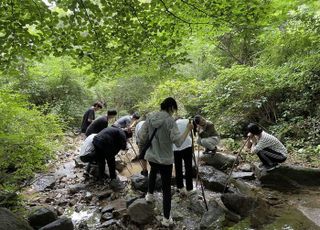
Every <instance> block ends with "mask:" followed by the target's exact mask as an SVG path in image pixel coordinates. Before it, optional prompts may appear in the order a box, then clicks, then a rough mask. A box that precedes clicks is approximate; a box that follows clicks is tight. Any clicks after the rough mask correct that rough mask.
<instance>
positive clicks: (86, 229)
mask: <svg viewBox="0 0 320 230" xmlns="http://www.w3.org/2000/svg"><path fill="white" fill-rule="evenodd" d="M78 230H89V227H88V224H87V222H86V221H82V222H80V224H79V225H78Z"/></svg>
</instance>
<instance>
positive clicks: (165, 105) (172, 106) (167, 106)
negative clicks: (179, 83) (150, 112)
mask: <svg viewBox="0 0 320 230" xmlns="http://www.w3.org/2000/svg"><path fill="white" fill-rule="evenodd" d="M160 109H161V110H164V111H167V112H168V113H169V114H173V113H174V112H176V111H177V110H178V105H177V102H176V100H174V99H173V98H172V97H167V98H166V99H164V101H163V102H162V103H161V104H160Z"/></svg>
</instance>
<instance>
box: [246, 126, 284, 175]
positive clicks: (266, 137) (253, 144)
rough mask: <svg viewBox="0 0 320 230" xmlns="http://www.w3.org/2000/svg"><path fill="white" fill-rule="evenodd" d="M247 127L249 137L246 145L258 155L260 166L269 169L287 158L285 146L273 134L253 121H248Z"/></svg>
mask: <svg viewBox="0 0 320 230" xmlns="http://www.w3.org/2000/svg"><path fill="white" fill-rule="evenodd" d="M247 129H248V138H249V141H248V142H247V147H248V148H249V149H251V152H252V153H255V154H257V155H258V157H259V159H260V160H261V162H262V163H261V164H260V165H259V166H260V167H263V168H265V169H266V171H270V170H272V169H274V168H276V167H277V166H278V164H279V163H282V162H284V161H285V160H286V159H287V149H286V147H285V146H284V145H283V144H282V143H281V142H280V141H279V140H278V139H277V138H276V137H275V136H273V135H271V134H269V133H267V132H265V131H263V130H262V129H261V128H260V127H259V126H258V125H257V124H255V123H250V124H249V125H248V126H247Z"/></svg>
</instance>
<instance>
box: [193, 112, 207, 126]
mask: <svg viewBox="0 0 320 230" xmlns="http://www.w3.org/2000/svg"><path fill="white" fill-rule="evenodd" d="M193 120H194V123H195V124H196V125H200V126H204V125H205V124H206V119H204V118H203V117H202V116H200V115H195V116H194V119H193Z"/></svg>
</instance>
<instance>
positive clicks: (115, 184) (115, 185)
mask: <svg viewBox="0 0 320 230" xmlns="http://www.w3.org/2000/svg"><path fill="white" fill-rule="evenodd" d="M109 186H110V188H111V189H112V190H113V191H121V190H123V189H124V188H125V187H126V183H125V182H122V181H120V180H118V179H113V180H111V182H110V184H109Z"/></svg>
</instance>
